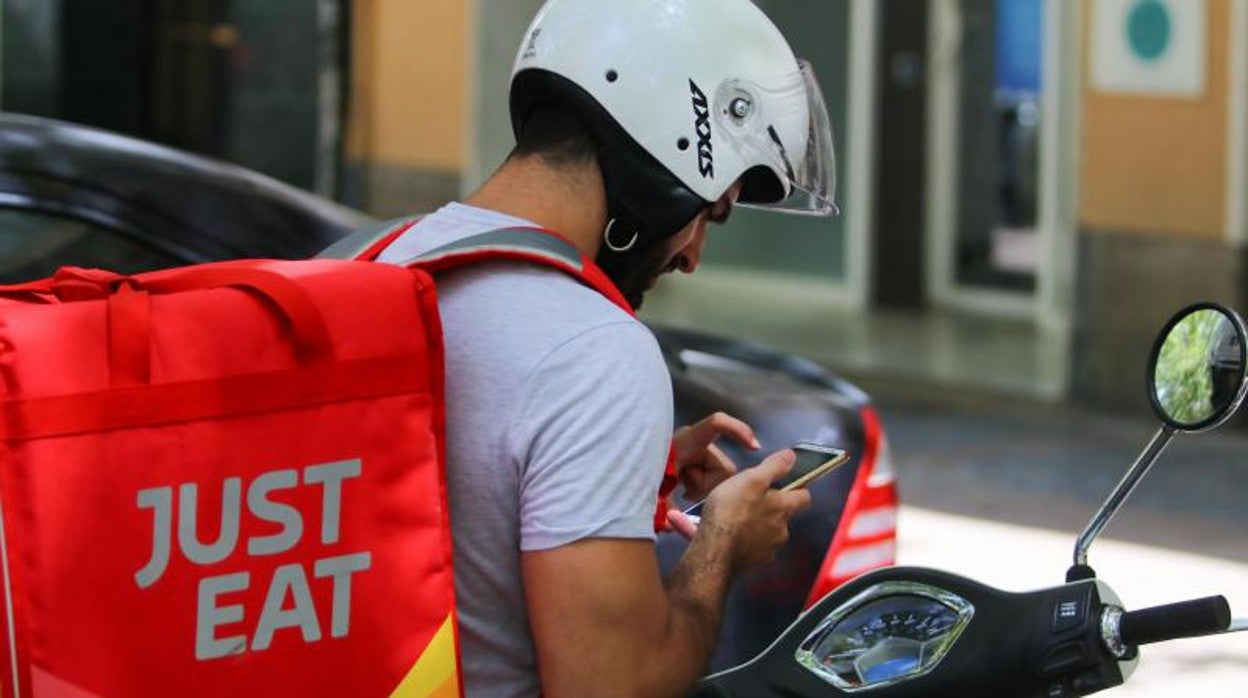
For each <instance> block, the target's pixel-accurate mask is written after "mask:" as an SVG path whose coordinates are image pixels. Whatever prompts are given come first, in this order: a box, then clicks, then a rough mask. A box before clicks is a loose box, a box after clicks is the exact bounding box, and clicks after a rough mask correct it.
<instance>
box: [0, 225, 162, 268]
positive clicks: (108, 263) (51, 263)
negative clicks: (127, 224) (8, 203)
mask: <svg viewBox="0 0 1248 698" xmlns="http://www.w3.org/2000/svg"><path fill="white" fill-rule="evenodd" d="M182 263H183V262H182V261H181V260H178V259H176V258H174V257H173V256H171V255H169V254H167V253H165V252H161V251H160V250H156V249H153V248H151V247H149V246H146V245H143V244H142V243H141V242H137V241H135V240H134V239H133V238H130V237H127V236H124V235H121V234H118V232H117V231H115V230H111V229H109V228H107V227H104V226H102V225H99V224H96V223H92V222H89V221H85V220H82V219H79V218H73V217H69V216H62V215H57V214H51V213H47V212H43V211H33V210H29V209H14V208H0V283H17V282H22V281H32V280H34V279H39V278H42V277H45V276H51V275H52V274H53V273H54V272H56V270H57V269H58V268H60V267H63V266H66V265H72V266H78V267H98V268H101V269H109V270H111V271H116V272H119V273H122V274H133V273H136V272H140V271H149V270H152V269H161V268H166V267H171V266H177V265H179V264H182Z"/></svg>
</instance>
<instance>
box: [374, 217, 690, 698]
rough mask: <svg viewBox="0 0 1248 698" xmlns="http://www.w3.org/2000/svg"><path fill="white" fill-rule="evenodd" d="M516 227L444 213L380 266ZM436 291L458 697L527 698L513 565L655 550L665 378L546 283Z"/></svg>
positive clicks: (533, 679)
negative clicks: (563, 549)
mask: <svg viewBox="0 0 1248 698" xmlns="http://www.w3.org/2000/svg"><path fill="white" fill-rule="evenodd" d="M526 225H528V226H531V225H532V223H528V222H526V221H523V220H519V219H516V218H512V217H509V216H504V215H502V214H498V213H495V212H493V211H487V210H484V209H480V208H474V207H470V206H465V205H463V204H450V205H448V206H445V207H443V208H441V209H439V210H438V211H437V212H435V213H434V214H432V215H430V216H428V217H426V218H424V219H422V220H421V221H420V222H419V223H418V224H417V225H416V226H414V227H413V228H412V229H411V230H409V231H408V232H406V233H404V234H403V235H402V236H401V237H400V238H399V239H397V240H396V241H395V242H394V243H392V244H391V245H390V247H389V248H387V249H386V250H385V251H384V252H383V253H382V255H381V257H380V259H381V261H388V262H398V261H401V260H404V259H408V258H410V257H412V256H414V255H417V254H420V253H422V252H425V251H428V250H430V249H433V248H435V247H439V246H441V245H444V244H447V243H449V242H452V241H455V240H458V239H461V238H464V237H467V236H469V235H473V234H477V233H481V232H486V231H489V230H495V229H498V228H506V227H513V226H526ZM437 284H438V298H439V299H438V305H439V308H440V310H441V314H442V323H443V333H444V336H445V343H446V373H447V379H446V404H447V477H448V485H447V488H448V491H449V497H450V508H451V536H452V543H453V548H454V556H455V562H454V564H455V592H456V595H457V605H458V608H459V623H460V646H461V649H462V657H463V664H462V667H463V673H464V687H465V691H466V693H467V694H468V695H470V696H476V695H482V696H529V695H537V694H539V693H540V691H541V687H540V683H539V679H538V675H537V662H536V655H535V651H534V647H533V641H532V638H531V635H530V632H529V622H528V613H527V611H526V607H525V602H524V590H523V585H522V580H521V573H520V553H521V551H535V550H547V549H551V548H557V547H559V546H563V545H567V544H569V543H573V542H575V541H578V540H582V539H586V538H634V539H653V538H654V518H653V517H654V509H655V501H656V500H655V493H656V492H657V490H658V485H659V482H660V480H661V478H662V472H663V466H664V463H665V461H666V457H667V449H668V444H669V442H670V439H671V430H672V392H671V381H670V378H669V376H668V373H667V369H666V366H665V365H664V363H663V359H662V355H661V354H660V352H659V347H658V344H657V343H656V342H655V339H654V337H653V335H651V334H650V331H649V330H648V329H646V327H645V326H644V325H642V324H641V323H640V322H638V321H637V320H635V319H633V318H632V317H630V316H629V315H628V314H627V313H625V312H624V311H622V310H621V309H620V308H618V307H616V306H615V305H613V304H612V303H611V302H610V301H608V300H607V299H606V298H604V297H603V296H602V295H600V294H599V293H597V292H596V291H594V290H592V289H590V288H588V287H586V286H584V285H582V284H581V283H580V282H578V281H577V280H575V279H573V278H572V277H570V276H568V275H566V274H564V273H562V272H560V271H557V270H553V269H549V268H545V267H541V266H537V265H533V264H523V263H515V262H490V263H485V264H480V265H474V266H472V267H468V268H465V269H462V270H456V271H452V272H447V273H444V274H441V275H439V277H438V279H437Z"/></svg>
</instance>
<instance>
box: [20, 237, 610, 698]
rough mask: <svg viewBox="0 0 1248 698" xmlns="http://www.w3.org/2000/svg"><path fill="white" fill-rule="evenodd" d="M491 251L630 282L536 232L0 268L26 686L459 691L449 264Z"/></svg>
mask: <svg viewBox="0 0 1248 698" xmlns="http://www.w3.org/2000/svg"><path fill="white" fill-rule="evenodd" d="M406 227H407V225H406V224H405V225H401V226H399V227H398V228H397V229H396V230H389V229H387V230H384V231H382V232H384V233H385V235H384V236H383V237H386V238H387V241H388V240H390V239H393V237H394V236H395V235H397V234H398V233H399V232H401V231H402V230H403V229H406ZM376 236H377V235H376V234H375V233H374V234H365V235H363V236H362V237H360V236H357V237H355V238H349V239H348V240H347V241H345V243H346V244H351V243H352V241H356V242H358V241H359V240H360V239H362V238H371V237H376ZM377 249H381V246H378V247H377ZM340 251H341V247H340V248H339V253H340ZM327 252H330V253H331V254H333V251H332V250H331V251H327ZM487 259H518V260H529V261H533V262H535V263H540V264H547V265H551V266H555V267H556V268H560V269H563V270H564V271H566V272H567V273H569V274H573V275H575V276H576V277H577V278H581V279H582V280H583V281H585V283H588V284H590V285H593V286H594V287H595V288H599V289H600V290H602V291H603V292H604V293H607V294H608V295H609V296H610V295H611V294H612V293H614V296H612V297H613V300H616V302H617V303H621V304H623V300H622V298H619V294H618V292H615V289H614V287H613V286H611V285H610V283H609V282H606V281H605V276H603V275H602V274H601V272H600V271H599V270H597V268H596V267H594V266H593V264H592V263H591V262H589V261H588V260H586V259H583V258H582V257H581V256H580V255H579V254H578V253H577V252H576V250H575V248H574V247H573V246H572V245H571V244H569V243H567V242H566V241H564V240H562V239H560V238H558V237H556V236H554V235H552V234H549V233H546V232H542V231H534V230H519V231H497V232H494V233H487V234H485V235H484V236H481V237H480V238H474V239H470V240H467V241H463V242H461V243H459V244H457V245H453V246H451V247H449V248H444V249H442V250H437V251H435V252H433V253H431V254H430V255H426V256H424V257H422V258H421V259H420V260H413V262H412V264H411V265H410V267H408V268H404V267H402V266H395V265H388V264H371V263H367V262H357V261H339V260H333V259H317V260H308V261H299V262H282V261H255V260H251V261H241V262H223V263H215V264H207V265H200V266H194V267H186V268H181V269H173V270H167V271H159V272H151V273H145V274H138V275H133V276H121V275H117V274H113V273H110V272H105V271H100V270H85V269H74V268H66V269H62V270H61V271H60V272H58V273H57V274H56V275H55V276H54V277H52V278H49V279H44V280H41V281H37V282H34V283H30V284H24V285H20V286H9V287H0V396H2V402H0V405H2V411H0V581H2V582H3V606H2V607H0V691H2V695H4V696H40V697H42V696H65V697H67V698H78V697H82V698H85V697H87V696H118V695H126V696H130V695H141V696H149V695H150V696H157V695H160V696H166V695H178V696H217V695H223V694H226V693H228V692H237V691H239V690H241V691H244V692H246V693H247V694H260V695H274V696H281V695H291V696H294V695H301V696H302V695H322V696H339V695H352V696H387V695H389V696H436V697H439V698H441V697H444V696H445V697H450V696H457V695H461V692H462V691H461V681H460V677H459V661H458V648H457V641H456V625H455V610H454V583H453V576H452V572H451V542H450V535H449V520H448V517H447V509H446V492H445V453H444V444H445V438H444V426H443V419H444V413H443V397H444V396H443V362H442V337H441V328H440V325H439V321H438V313H437V299H436V294H435V288H434V284H433V281H432V278H431V276H430V273H433V272H436V271H440V270H442V269H447V268H451V267H453V266H457V265H461V264H468V263H473V262H477V261H481V260H487ZM623 307H627V305H626V304H624V305H623Z"/></svg>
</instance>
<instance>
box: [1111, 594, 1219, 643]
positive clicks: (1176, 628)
mask: <svg viewBox="0 0 1248 698" xmlns="http://www.w3.org/2000/svg"><path fill="white" fill-rule="evenodd" d="M1230 624H1231V607H1230V605H1228V604H1227V603H1226V597H1225V596H1210V597H1208V598H1204V599H1194V600H1192V601H1180V602H1179V603H1172V604H1167V605H1165V606H1153V607H1152V608H1141V609H1140V610H1138V611H1128V612H1126V613H1123V614H1122V621H1121V623H1120V625H1119V628H1120V630H1121V632H1122V641H1123V643H1124V644H1126V645H1127V646H1128V647H1135V646H1138V645H1147V644H1150V643H1153V642H1165V641H1166V640H1177V639H1179V638H1183V637H1200V636H1202V635H1211V634H1213V633H1217V632H1221V631H1223V630H1226V629H1227V627H1229V626H1230Z"/></svg>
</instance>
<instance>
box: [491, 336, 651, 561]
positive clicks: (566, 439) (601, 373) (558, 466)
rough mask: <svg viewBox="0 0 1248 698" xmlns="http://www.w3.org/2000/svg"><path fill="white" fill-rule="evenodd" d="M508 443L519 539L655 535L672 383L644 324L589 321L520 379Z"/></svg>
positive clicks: (525, 543)
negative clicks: (516, 481)
mask: <svg viewBox="0 0 1248 698" xmlns="http://www.w3.org/2000/svg"><path fill="white" fill-rule="evenodd" d="M518 404H519V405H521V413H520V414H518V415H515V417H514V418H513V419H512V421H511V428H510V429H509V431H508V434H509V437H508V439H509V450H510V452H511V454H512V457H513V458H516V459H517V460H518V461H519V463H518V465H519V472H520V548H521V550H548V549H551V548H557V547H560V546H563V545H567V544H569V543H573V542H576V541H578V540H582V539H585V538H640V539H651V540H653V538H654V507H655V495H656V493H657V491H658V486H659V483H660V481H661V480H662V476H663V469H664V465H665V464H666V461H667V452H668V447H669V444H670V442H671V435H672V389H671V379H670V377H669V375H668V373H667V367H666V365H665V364H664V362H663V358H662V354H661V353H660V351H659V347H658V343H657V342H656V341H655V339H654V336H653V335H651V334H650V332H649V330H647V329H646V328H645V326H643V325H641V324H639V323H636V322H632V321H629V322H618V323H611V324H607V325H601V326H598V327H595V328H593V329H590V330H588V331H586V332H584V333H582V334H579V335H577V336H576V337H574V338H572V339H570V340H569V341H567V342H565V343H564V344H562V345H561V346H559V347H558V348H557V349H555V350H554V351H552V352H551V353H550V354H549V355H547V356H546V357H544V358H543V359H542V360H541V361H540V362H539V363H538V364H537V366H536V368H535V369H534V370H533V373H532V374H531V375H530V376H529V377H528V379H527V380H526V382H525V398H524V399H523V400H521V401H519V403H518Z"/></svg>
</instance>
